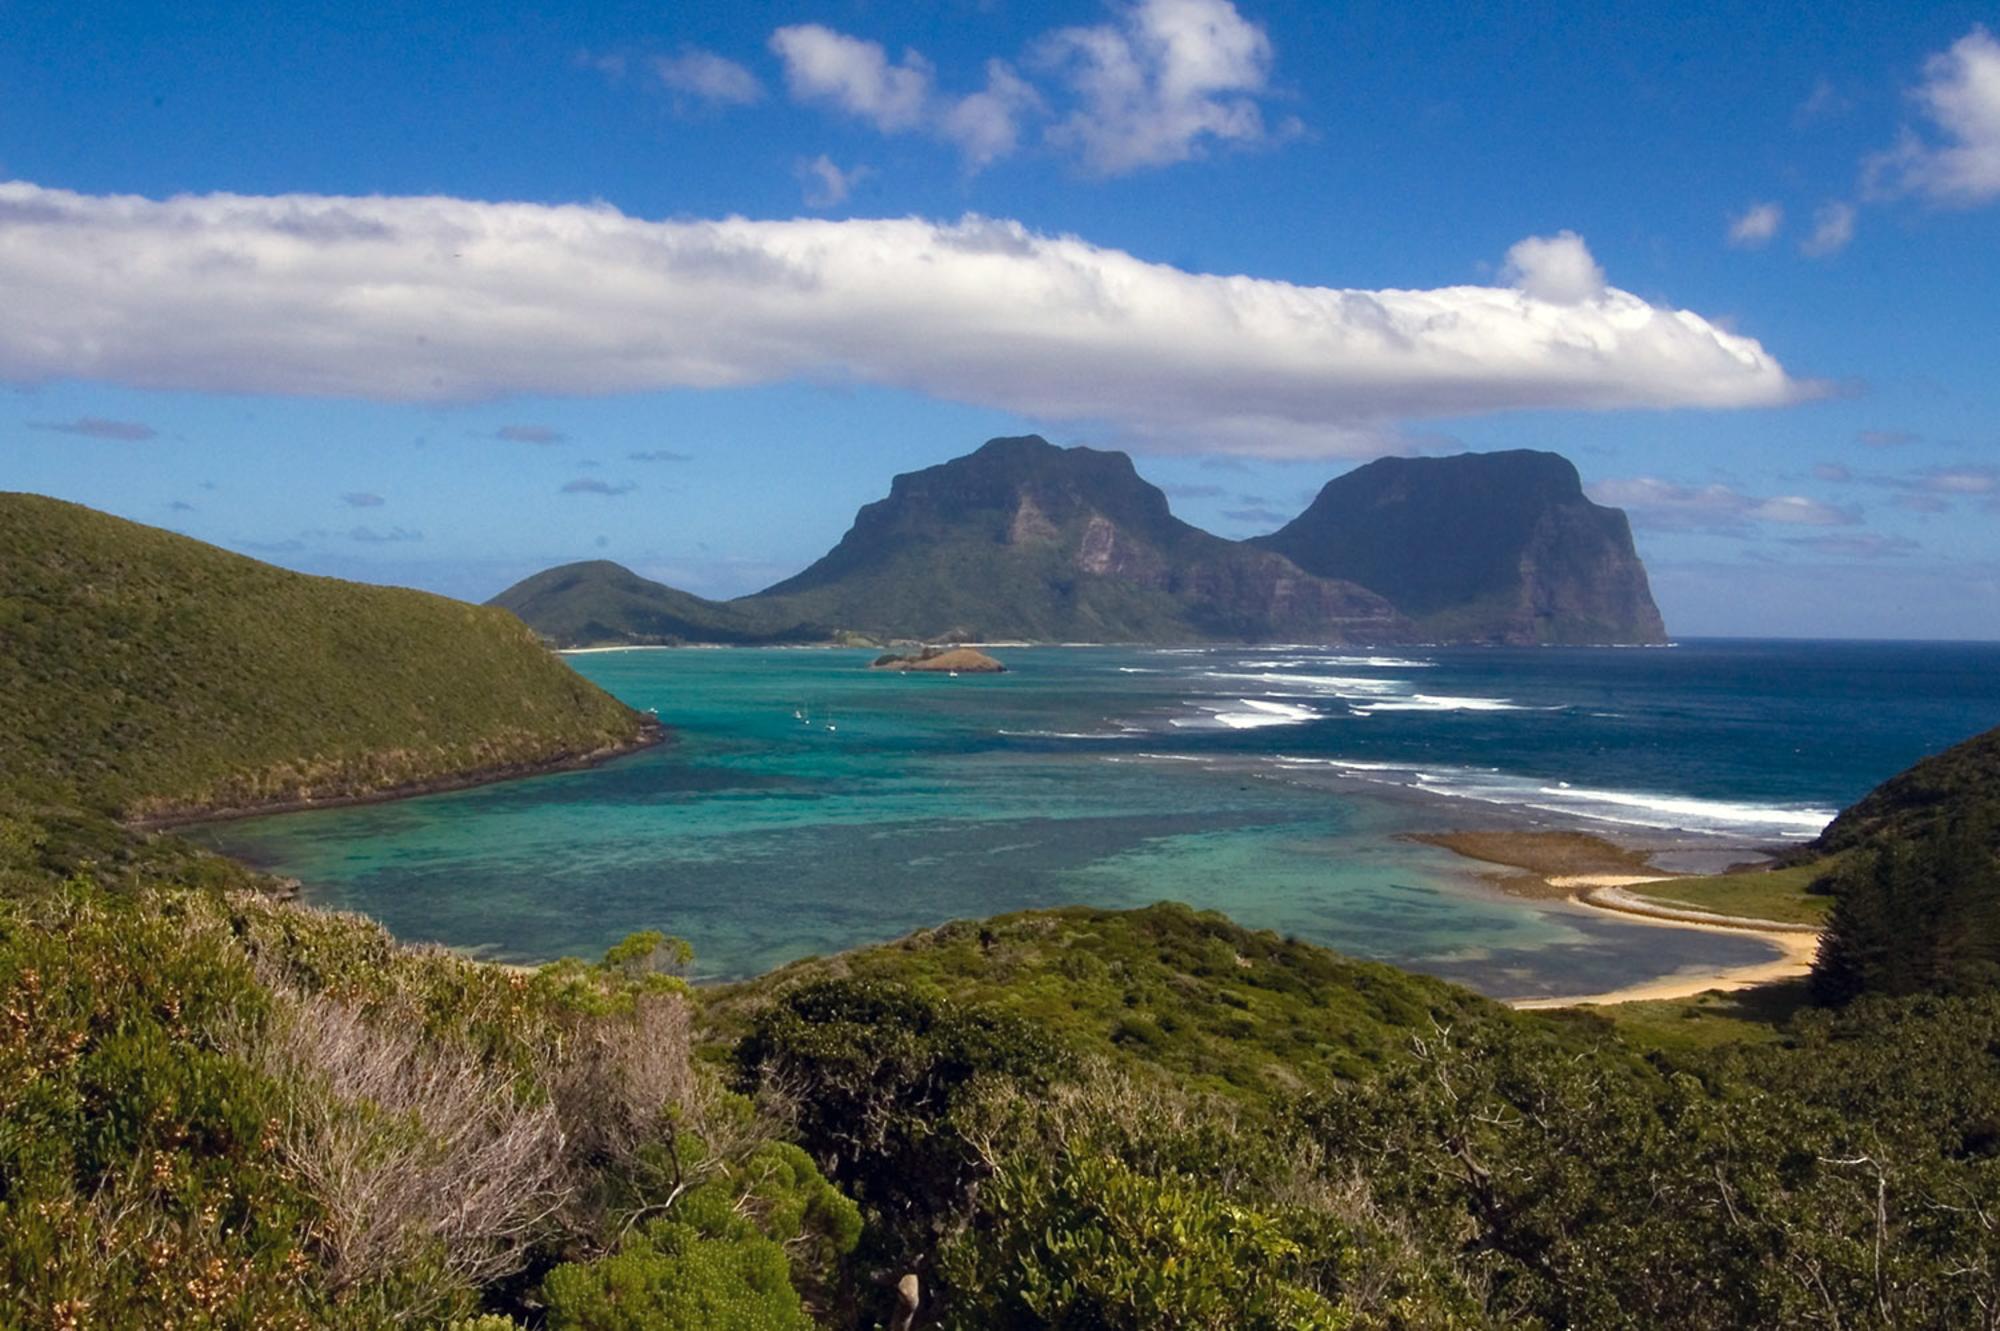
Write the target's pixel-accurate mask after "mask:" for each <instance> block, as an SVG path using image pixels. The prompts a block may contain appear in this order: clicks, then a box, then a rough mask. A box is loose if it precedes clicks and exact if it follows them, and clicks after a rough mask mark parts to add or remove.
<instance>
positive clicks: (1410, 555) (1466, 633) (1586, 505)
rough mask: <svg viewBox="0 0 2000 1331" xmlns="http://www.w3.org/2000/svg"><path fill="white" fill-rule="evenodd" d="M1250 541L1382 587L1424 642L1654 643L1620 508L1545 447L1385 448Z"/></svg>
mask: <svg viewBox="0 0 2000 1331" xmlns="http://www.w3.org/2000/svg"><path fill="white" fill-rule="evenodd" d="M1251 544H1253V545H1257V546H1260V547H1262V548H1264V549H1267V550H1271V551H1275V552H1276V553H1279V554H1282V555H1285V556H1286V557H1288V558H1290V559H1291V560H1292V561H1293V562H1294V563H1296V564H1298V565H1299V566H1300V567H1301V568H1303V569H1305V570H1306V571H1307V572H1309V573H1313V574H1316V575H1319V576H1322V577H1328V578H1342V579H1347V580H1350V581H1353V582H1356V583H1359V584H1361V585H1362V586H1365V587H1367V588H1369V589H1370V590H1372V591H1375V592H1378V593H1380V594H1381V595H1382V596H1384V597H1386V598H1387V599H1388V600H1389V601H1391V602H1392V603H1394V604H1395V606H1396V607H1397V608H1398V609H1399V610H1401V611H1402V612H1403V613H1404V614H1406V615H1408V616H1409V617H1410V618H1411V619H1413V620H1414V621H1416V624H1417V627H1418V629H1419V631H1420V632H1421V633H1422V634H1423V636H1425V637H1428V638H1435V639H1439V640H1448V641H1458V642H1494V643H1657V642H1664V641H1665V640H1666V628H1665V626H1664V625H1663V624H1662V622H1661V620H1660V612H1659V609H1658V608H1657V607H1656V606H1655V605H1654V604H1653V597H1652V591H1651V589H1650V588H1649V586H1648V584H1647V581H1646V570H1645V566H1644V565H1643V564H1641V563H1640V561H1639V556H1638V552H1637V551H1636V550H1635V549H1634V548H1633V545H1632V529H1631V526H1630V524H1628V523H1627V521H1626V519H1625V515H1624V514H1623V513H1621V512H1619V511H1618V510H1617V509H1612V508H1603V507H1600V506H1599V505H1597V504H1594V503H1592V502H1591V501H1590V500H1589V499H1588V498H1586V497H1585V496H1584V493H1583V486H1582V483H1581V481H1580V480H1579V478H1578V476H1577V474H1576V468H1575V467H1573V466H1572V465H1570V463H1569V462H1568V461H1567V460H1566V459H1564V458H1562V457H1559V456H1558V455H1556V454H1554V453H1541V452H1533V451H1529V450H1516V451H1512V452H1504V453H1466V454H1462V455H1460V456H1457V457H1448V458H1383V459H1381V460H1380V461H1377V462H1371V463H1369V464H1367V465H1366V466H1363V467H1358V468H1356V469H1355V470H1354V471H1352V472H1349V473H1348V474H1347V475H1345V476H1342V477H1339V478H1337V479H1335V480H1332V481H1329V482H1328V483H1327V484H1326V486H1325V487H1324V488H1323V489H1321V491H1320V492H1319V495H1318V497H1317V498H1315V499H1314V500H1313V502H1312V504H1311V506H1310V507H1308V508H1307V509H1306V511H1305V512H1304V513H1302V514H1300V515H1299V516H1298V517H1297V518H1295V519H1293V520H1292V521H1291V522H1290V523H1288V524H1286V525H1285V526H1284V527H1283V528H1281V529H1280V530H1278V531H1277V532H1274V533H1272V534H1271V535H1269V536H1263V537H1259V538H1257V539H1256V540H1254V541H1253V542H1251Z"/></svg>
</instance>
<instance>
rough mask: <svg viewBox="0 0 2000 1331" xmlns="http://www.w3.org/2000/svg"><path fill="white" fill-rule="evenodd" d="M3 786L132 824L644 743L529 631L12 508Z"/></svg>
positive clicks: (5, 560) (97, 520) (109, 526)
mask: <svg viewBox="0 0 2000 1331" xmlns="http://www.w3.org/2000/svg"><path fill="white" fill-rule="evenodd" d="M0 569H4V570H5V576H4V579H0V641H4V642H5V643H6V650H5V651H4V652H0V697H4V698H6V699H7V723H6V724H5V725H0V787H4V788H7V789H10V790H12V791H13V792H14V793H15V794H17V795H19V796H22V797H25V798H32V799H35V800H38V801H40V802H42V803H44V804H47V805H50V806H54V807H63V806H81V807H85V808H90V809H95V810H99V811H104V812H112V813H116V814H118V815H120V816H123V817H159V816H167V815H175V814H185V813H192V812H199V811H203V810H210V809H218V808H230V807H235V806H244V805H258V804H270V803H283V802H286V801H293V800H303V799H327V798H338V797H344V796H354V795H367V794H372V793H376V792H380V791H383V790H390V789H398V788H404V787H410V786H419V785H422V784H424V783H427V782H436V781H442V780H463V779H466V778H467V777H469V776H472V775H477V774H481V773H496V772H505V771H510V770H516V771H518V770H527V769H531V768H534V767H538V766H542V765H548V764H553V763H560V762H562V761H565V760H570V759H577V758H581V757H583V756H585V755H589V754H593V753H598V752H601V751H605V750H611V749H616V748H618V747H621V746H629V745H631V744H634V743H636V742H638V741H640V740H641V739H642V738H643V736H644V735H645V734H646V733H647V731H648V728H649V725H648V722H647V719H646V718H643V717H641V716H639V715H638V714H636V713H634V712H633V711H632V710H631V709H629V708H627V707H625V706H623V705H622V704H620V703H619V702H617V701H616V700H615V699H613V698H612V697H610V695H608V694H606V693H604V692H603V691H602V690H600V689H598V688H597V687H596V686H594V685H592V684H591V683H589V682H588V681H586V680H585V679H583V678H582V677H581V676H580V675H578V674H577V673H576V672H575V671H573V670H570V669H569V668H568V667H567V666H565V665H564V664H563V663H562V662H561V661H560V660H558V659H556V658H554V657H552V656H551V655H550V654H549V653H548V652H546V651H545V650H543V649H542V648H541V647H540V646H539V644H538V643H537V642H536V640H535V637H534V635H533V634H532V633H531V632H530V631H529V630H528V629H527V628H525V627H524V626H523V625H522V624H521V623H520V621H518V620H516V619H515V618H514V617H513V616H511V615H508V614H506V613H504V612H501V611H497V610H490V609H484V608H481V607H477V606H470V605H464V604H461V603H459V602H456V601H450V600H447V599H445V598H443V597H440V596H431V595H428V594H426V593H423V592H414V591H404V590H401V589H397V588H386V587H369V586H362V585H360V584H357V583H348V582H340V581H336V580H334V579H331V578H313V577H307V576H305V575H303V574H298V573H291V572H287V571H286V570H284V569H279V568H274V567H272V566H271V565H269V564H263V563H259V562H258V561H256V560H253V559H245V558H243V557H242V556H240V555H234V554H230V553H228V552H227V551H223V550H218V549H216V548H214V547H213V546H208V545H203V544H201V543H200V542H198V541H192V540H188V539H187V538H185V537H181V536H176V535H174V534H172V533H170V532H165V531H160V530H158V529H156V528H152V527H144V526H140V525H139V524H137V523H132V522H126V521H123V520H121V519H118V518H114V517H110V516H109V515H107V514H103V513H96V512H93V511H91V510H90V509H87V508H82V507H79V506H77V505H75V504H66V503H62V502H60V501H58V500H54V499H44V498H41V497H40V496H36V495H23V494H0Z"/></svg>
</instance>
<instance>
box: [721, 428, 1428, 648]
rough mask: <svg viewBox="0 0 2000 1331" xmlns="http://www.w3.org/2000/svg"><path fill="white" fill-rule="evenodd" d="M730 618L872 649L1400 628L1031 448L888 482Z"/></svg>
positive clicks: (1390, 631)
mask: <svg viewBox="0 0 2000 1331" xmlns="http://www.w3.org/2000/svg"><path fill="white" fill-rule="evenodd" d="M732 604H735V605H738V606H743V607H745V608H746V609H749V610H751V611H752V612H753V613H756V614H759V615H761V616H763V617H764V618H765V620H766V621H768V622H777V621H785V622H792V623H800V622H814V623H822V624H834V625H839V626H841V627H843V628H848V629H855V630H860V631H862V632H865V633H871V634H876V635H879V636H900V637H917V638H936V637H943V636H947V635H950V634H953V633H960V634H964V635H969V636H974V637H981V638H989V639H994V638H1027V639H1031V640H1036V641H1044V642H1048V641H1072V642H1074V641H1092V642H1108V641H1119V642H1167V641H1189V640H1202V639H1216V638H1219V639H1257V638H1271V637H1280V638H1309V639H1314V640H1318V641H1329V642H1332V641H1340V642H1348V641H1381V640H1385V639H1394V638H1400V637H1402V636H1404V633H1405V628H1404V626H1403V625H1402V623H1401V622H1400V620H1399V618H1398V617H1397V615H1396V612H1395V610H1394V608H1393V607H1391V606H1390V605H1389V604H1388V603H1387V602H1386V601H1384V600H1383V599H1382V598H1381V597H1379V596H1376V595H1374V594H1373V593H1371V592H1368V591H1365V590H1363V589H1362V588H1360V587H1356V586H1353V585H1352V584H1350V583H1346V582H1342V581H1339V580H1336V579H1327V578H1316V577H1312V576H1309V575H1307V574H1304V573H1302V572H1300V571H1299V569H1298V568H1297V567H1296V566H1294V565H1293V564H1292V563H1291V561H1289V560H1287V559H1284V558H1281V557H1278V556H1274V555H1271V554H1269V553H1267V552H1264V551H1260V550H1253V549H1250V548H1248V547H1245V546H1243V545H1240V544H1238V543H1236V542H1233V541H1225V540H1223V539H1221V538H1220V537H1217V536H1211V535H1210V534H1209V533H1207V532H1205V531H1202V530H1200V529H1199V528H1197V527H1192V526H1189V525H1188V524H1187V523H1185V522H1182V521H1181V520H1180V519H1178V518H1176V517H1174V516H1173V514H1172V513H1170V512H1169V511H1168V508H1167V497H1166V496H1165V495H1164V494H1162V493H1161V492H1160V490H1159V489H1158V487H1156V486H1153V485H1150V484H1148V483H1147V482H1146V481H1144V480H1142V479H1141V478H1140V476H1139V474H1138V472H1137V471H1135V470H1133V467H1132V460H1131V459H1130V458H1129V457H1127V456H1125V454H1123V453H1112V452H1100V451H1098V450H1096V449H1090V448H1057V447H1056V446H1055V445H1053V444H1051V443H1049V442H1048V441H1047V440H1044V439H1041V438H1039V437H1037V436H1033V435H1029V436H1026V437H1022V438H1013V439H994V440H990V441H989V442H987V443H986V444H985V445H984V446H982V447H981V448H979V449H978V450H977V451H976V452H974V453H972V454H970V455H968V456H966V457H962V458H956V459H954V460H952V461H950V462H946V463H942V464H940V465H938V466H935V467H927V468H925V469H924V470H922V471H917V472H910V473H908V474H906V475H902V476H898V477H896V479H895V481H894V482H893V483H892V484H891V485H890V488H889V496H888V498H886V499H882V500H878V501H877V502H875V503H872V504H869V505H867V506H866V507H864V508H863V509H862V510H861V512H860V513H859V514H858V515H856V517H855V519H854V525H853V527H852V528H850V529H849V530H848V532H847V534H846V535H845V536H843V537H842V538H841V540H840V544H838V545H836V546H835V547H834V548H833V549H832V550H831V551H829V552H828V553H827V555H826V556H825V557H824V558H822V559H820V560H819V561H818V562H817V563H815V564H813V565H812V566H811V567H810V568H808V569H806V570H805V571H804V572H802V573H800V574H798V575H797V576H796V577H792V578H788V579H786V580H785V581H783V582H780V583H778V584H777V585H776V586H773V587H770V588H767V589H765V590H764V591H762V592H759V593H758V594H757V595H755V596H753V597H748V598H746V599H745V600H743V601H739V602H734V603H732Z"/></svg>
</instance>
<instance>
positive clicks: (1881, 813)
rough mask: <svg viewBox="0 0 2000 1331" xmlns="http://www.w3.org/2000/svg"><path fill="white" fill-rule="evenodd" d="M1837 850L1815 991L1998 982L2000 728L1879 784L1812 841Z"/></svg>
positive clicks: (1857, 992)
mask: <svg viewBox="0 0 2000 1331" xmlns="http://www.w3.org/2000/svg"><path fill="white" fill-rule="evenodd" d="M1810 849H1811V850H1812V851H1815V852H1821V853H1827V854H1833V855H1838V856H1839V860H1838V861H1837V864H1836V865H1835V867H1832V868H1831V869H1829V870H1828V871H1827V872H1826V873H1825V875H1824V877H1823V878H1822V879H1821V881H1820V882H1819V883H1817V884H1816V885H1815V886H1816V889H1817V890H1820V891H1825V892H1830V893H1832V895H1833V910H1832V912H1831V914H1830V915H1829V916H1828V919H1827V931H1826V938H1825V941H1824V942H1823V943H1822V944H1821V947H1820V955H1819V961H1818V964H1817V965H1816V966H1815V967H1814V970H1813V992H1814V994H1815V996H1816V997H1818V998H1819V999H1820V1000H1821V1001H1822V1002H1832V1003H1845V1002H1851V1001H1852V1000H1854V999H1856V998H1858V997H1861V996H1863V995H1867V994H1891V995H1909V994H1971V993H1990V992H1994V991H2000V730H1989V731H1986V732H1985V733H1984V734H1980V735H1975V736H1974V737H1973V738H1971V739H1969V740H1966V741H1965V742H1964V743H1962V744H1957V745H1954V746H1953V747H1951V748H1949V749H1946V750H1945V751H1944V752H1942V753H1938V754H1933V755H1932V756H1930V757H1928V758H1925V759H1924V760H1923V761H1921V762H1919V763H1917V764H1916V765H1914V766H1913V767H1911V768H1909V770H1907V771H1904V772H1901V773H1899V774H1897V775H1896V776H1893V777H1891V778H1890V779H1889V780H1887V781H1885V782H1883V783H1882V784H1881V785H1879V786H1877V787H1876V788H1875V789H1874V790H1872V791H1870V792H1869V793H1868V794H1867V795H1865V796H1863V797H1862V798H1861V799H1860V800H1859V801H1857V802H1856V803H1855V804H1854V805H1853V806H1852V807H1850V808H1848V809H1846V810H1845V811H1843V812H1842V813H1841V815H1840V816H1839V817H1838V818H1836V819H1834V820H1833V822H1832V823H1831V824H1829V825H1828V826H1827V828H1826V830H1825V831H1824V832H1822V833H1820V835H1819V838H1818V840H1816V841H1814V842H1813V844H1812V846H1811V847H1810Z"/></svg>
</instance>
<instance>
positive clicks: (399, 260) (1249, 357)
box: [0, 182, 1806, 456]
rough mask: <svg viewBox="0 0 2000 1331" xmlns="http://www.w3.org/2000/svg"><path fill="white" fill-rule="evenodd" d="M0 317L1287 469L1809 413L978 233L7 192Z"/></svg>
mask: <svg viewBox="0 0 2000 1331" xmlns="http://www.w3.org/2000/svg"><path fill="white" fill-rule="evenodd" d="M1576 248H1577V249H1579V250H1580V249H1581V248H1582V244H1581V242H1580V241H1579V242H1577V245H1576ZM1586 253H1587V252H1586ZM1590 267H1591V268H1592V269H1593V270H1594V267H1595V266H1594V264H1593V265H1590ZM0 290H5V291H6V292H7V293H8V314H7V317H6V318H5V319H0V379H4V380H12V381H28V382H32V381H39V380H48V379H58V378H81V379H95V380H103V381H111V382H116V383H122V384H128V385H133V386H137V387H143V388H162V389H166V388H171V389H194V390H205V391H217V392H237V393H282V394H297V395H319V396H348V397H360V398H370V399H378V400H398V401H465V400H476V399H485V398H498V397H506V396H509V395H512V394H527V393H567V394H603V393H621V392H640V391H648V390H658V389H667V388H681V387H689V388H703V387H721V386H729V385H745V384H757V383H769V382H775V381H781V380H793V379H801V378H803V379H813V380H820V381H827V382H849V383H857V382H858V383H868V384H879V385H887V386H891V387H897V388H904V389H910V390H914V391H917V392H922V393H927V394H931V395H933V396H937V397H941V398H947V399H951V400H955V401H962V402H969V403H976V404H979V405H983V406H988V407H994V408H998V409H1002V410H1008V411H1014V412H1019V413H1021V414H1023V415H1026V416H1028V417H1031V418H1034V419H1037V420H1040V421H1045V422H1080V423H1084V424H1086V425H1089V426H1091V427H1092V428H1097V427H1102V428H1104V429H1105V430H1106V431H1107V432H1108V433H1110V434H1114V435H1118V436H1122V437H1124V438H1127V439H1130V440H1132V441H1135V442H1139V443H1150V444H1152V445H1153V446H1155V447H1161V448H1167V447H1173V448H1196V449H1203V450H1215V451H1237V452H1245V453H1250V452H1262V453H1266V454H1271V455H1286V456H1334V455H1356V454H1365V453H1367V452H1369V451H1371V450H1373V449H1375V448H1377V447H1378V446H1379V436H1380V433H1381V431H1382V429H1383V428H1385V427H1386V426H1387V425H1388V424H1390V423H1393V422H1396V421H1401V420H1407V419H1411V418H1427V417H1444V416H1456V415H1466V414H1476V413H1485V412H1495V411H1505V410H1510V409H1517V408H1520V409H1552V408H1553V409H1563V408H1583V409H1610V408H1622V407H1710V408H1730V407H1750V406H1770V405H1775V404H1780V403H1784V402H1788V401H1793V400H1796V399H1798V398H1799V397H1801V396H1803V395H1804V394H1805V391H1806V390H1805V389H1803V388H1802V387H1801V386H1800V385H1799V384H1798V383H1796V382H1795V381H1793V380H1791V379H1790V378H1788V377H1787V376H1786V374H1785V371H1784V369H1783V368H1782V367H1781V366H1780V365H1779V363H1778V362H1777V361H1776V360H1775V359H1774V358H1773V357H1772V356H1770V355H1769V354H1768V353H1767V352H1765V350H1764V349H1763V347H1761V346H1760V345H1759V344H1758V343H1757V342H1756V341H1754V340H1753V339H1751V338H1748V337H1744V336H1741V335H1739V334H1736V333H1732V332H1729V331H1726V330H1724V329H1721V328H1718V327H1717V326H1715V325H1714V324H1712V323H1710V322H1709V321H1707V320H1705V319H1703V318H1702V317H1701V316H1700V315H1698V314H1695V313H1692V312H1690V311H1686V310H1674V309H1666V308H1658V307H1655V306H1652V305H1649V304H1648V303H1647V302H1645V301H1644V300H1641V299H1640V298H1639V297H1637V296H1634V295H1631V294H1629V293H1627V292H1624V291H1620V290H1617V289H1616V288H1608V287H1607V288H1605V289H1603V290H1601V291H1600V292H1598V293H1597V294H1596V295H1595V296H1591V297H1588V298H1586V299H1582V300H1579V301H1575V302H1573V303H1557V302H1554V301H1551V300H1547V299H1542V298H1539V297H1538V296H1537V295H1536V294H1535V293H1534V292H1533V291H1532V290H1529V289H1527V288H1525V287H1524V288H1522V289H1508V288H1495V287H1477V286H1459V287H1445V288H1440V289H1435V290H1415V291H1412V290H1383V291H1356V290H1339V289H1332V288H1324V287H1309V286H1299V285H1295V284H1292V283H1289V282H1282V281H1272V280H1265V279H1258V278H1252V277H1243V276H1214V275H1209V274H1201V273H1190V272H1185V271H1182V270H1180V269H1177V268H1173V267H1169V266H1167V265H1164V264H1157V263H1148V262H1145V261H1143V260H1140V259H1138V258H1135V257H1134V256H1132V255H1129V254H1125V253H1122V252H1120V251H1118V250H1113V249H1106V248H1102V247H1099V246H1095V245H1091V244H1089V243H1087V242H1085V241H1083V240H1080V239H1077V238H1075V237H1072V236H1049V235H1043V234H1040V233H1037V232H1033V231H1030V230H1028V229H1027V228H1025V227H1023V226H1021V225H1019V224H1018V223H1014V222H1008V221H999V220H992V219H986V218H979V217H967V218H965V219H963V220H961V221H959V222H956V223H949V224H947V223H937V222H931V221H926V220H923V219H918V218H900V219H882V220H852V221H820V220H789V221H752V220H746V219H743V218H725V219H721V220H717V221H673V222H649V221H643V220H640V219H636V218H632V217H628V216H626V215H624V214H622V213H620V212H618V211H617V210H616V209H613V208H610V207H608V206H605V205H601V204H600V205H595V206H562V207H550V206H546V205H540V204H494V203H480V202H473V201H467V200H460V199H451V198H435V197H408V198H383V197H369V198H335V197H322V196H315V195H284V196H276V197H257V196H244V195H226V194H221V195H201V196H180V197H176V198H172V199H168V200H165V201H154V200H149V199H144V198H137V197H132V196H102V195H85V194H76V193H71V192H68V191H62V190H49V189H42V188H40V187H37V186H35V185H31V184H26V183H21V182H15V183H8V184H0ZM1563 294H1565V295H1575V294H1577V293H1576V292H1575V291H1573V290H1568V291H1565V292H1563Z"/></svg>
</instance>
